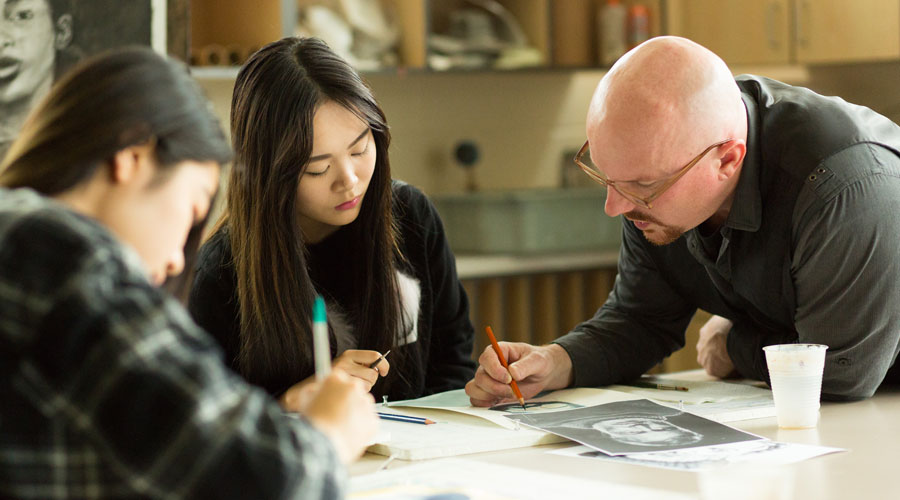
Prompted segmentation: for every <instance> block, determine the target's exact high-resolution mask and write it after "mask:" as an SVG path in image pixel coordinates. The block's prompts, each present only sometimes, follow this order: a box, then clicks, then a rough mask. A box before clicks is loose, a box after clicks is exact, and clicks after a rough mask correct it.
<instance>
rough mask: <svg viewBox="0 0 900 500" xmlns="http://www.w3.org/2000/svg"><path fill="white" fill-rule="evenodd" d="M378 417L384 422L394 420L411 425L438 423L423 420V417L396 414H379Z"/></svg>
mask: <svg viewBox="0 0 900 500" xmlns="http://www.w3.org/2000/svg"><path fill="white" fill-rule="evenodd" d="M378 417H379V418H381V419H383V420H394V421H397V422H407V423H410V424H425V425H428V424H434V423H437V422H435V421H434V420H431V419H428V418H423V417H410V416H409V415H397V414H396V413H381V412H378Z"/></svg>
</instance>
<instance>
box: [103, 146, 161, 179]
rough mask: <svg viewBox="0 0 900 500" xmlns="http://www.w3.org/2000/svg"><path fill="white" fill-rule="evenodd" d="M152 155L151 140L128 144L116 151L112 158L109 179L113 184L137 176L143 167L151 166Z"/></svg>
mask: <svg viewBox="0 0 900 500" xmlns="http://www.w3.org/2000/svg"><path fill="white" fill-rule="evenodd" d="M152 155H153V144H152V143H151V142H148V143H144V144H136V145H134V146H128V147H127V148H125V149H122V150H119V151H117V152H116V154H115V155H114V156H113V159H112V165H111V171H110V174H111V179H110V180H111V181H112V182H113V183H114V184H128V183H129V182H131V181H132V180H134V179H136V178H138V177H139V176H140V174H141V172H142V171H143V169H146V168H153V162H152V161H151V158H152Z"/></svg>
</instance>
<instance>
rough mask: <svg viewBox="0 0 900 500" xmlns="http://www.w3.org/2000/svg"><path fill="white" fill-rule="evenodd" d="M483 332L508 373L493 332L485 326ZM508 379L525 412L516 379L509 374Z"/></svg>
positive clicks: (523, 401) (507, 366)
mask: <svg viewBox="0 0 900 500" xmlns="http://www.w3.org/2000/svg"><path fill="white" fill-rule="evenodd" d="M484 331H486V332H487V335H488V338H489V339H491V345H492V346H494V352H496V353H497V357H498V358H500V364H502V365H503V368H506V371H507V372H509V365H508V364H506V358H505V357H504V356H503V351H501V350H500V344H498V343H497V339H496V337H494V332H493V330H491V327H490V326H486V327H484ZM509 379H510V382H509V386H510V387H512V390H513V393H514V394H515V395H516V397H517V398H519V404H520V405H522V411H527V410H526V409H525V398H523V397H522V392H521V391H519V385H518V384H516V379H514V378H512V373H510V374H509Z"/></svg>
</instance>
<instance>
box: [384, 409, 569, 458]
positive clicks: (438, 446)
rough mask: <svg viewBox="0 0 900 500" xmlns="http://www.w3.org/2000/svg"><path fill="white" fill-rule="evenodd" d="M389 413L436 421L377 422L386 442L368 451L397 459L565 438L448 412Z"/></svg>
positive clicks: (525, 444)
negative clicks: (434, 421)
mask: <svg viewBox="0 0 900 500" xmlns="http://www.w3.org/2000/svg"><path fill="white" fill-rule="evenodd" d="M389 411H391V412H393V413H399V414H402V415H412V416H417V417H428V418H430V419H432V420H436V421H437V423H436V424H432V425H419V424H410V423H406V422H394V421H389V420H382V421H381V427H380V429H381V430H382V431H386V432H388V433H390V439H387V440H385V441H383V442H378V443H375V444H374V445H372V446H369V448H368V451H370V452H372V453H377V454H379V455H385V456H394V457H396V458H398V459H400V460H425V459H429V458H439V457H449V456H455V455H465V454H468V453H480V452H483V451H493V450H505V449H511V448H524V447H527V446H538V445H542V444H551V443H559V442H563V441H565V438H561V437H559V436H555V435H553V434H549V433H546V432H542V431H537V430H532V429H527V428H524V427H523V428H521V429H519V430H511V429H504V428H501V427H498V426H496V425H494V424H492V423H490V422H487V421H485V420H484V419H481V418H478V417H475V416H472V415H464V414H461V413H456V412H452V411H443V410H439V409H434V408H431V409H418V408H394V407H390V408H389ZM513 425H514V424H513Z"/></svg>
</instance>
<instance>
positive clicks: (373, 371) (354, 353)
mask: <svg viewBox="0 0 900 500" xmlns="http://www.w3.org/2000/svg"><path fill="white" fill-rule="evenodd" d="M380 357H381V354H380V353H379V352H378V351H361V350H347V351H344V352H343V353H342V354H341V355H340V356H338V357H337V358H336V359H335V360H334V361H333V362H332V366H331V368H332V370H334V371H340V372H343V373H345V374H347V375H349V376H351V377H353V378H356V379H359V381H360V382H361V383H362V384H363V387H364V388H365V389H366V391H370V390H372V386H373V385H375V382H378V377H384V376H386V375H387V374H388V372H389V371H390V370H391V364H390V363H388V361H387V359H383V358H382V360H381V361H378V358H380ZM375 361H378V364H377V365H375V366H374V367H373V368H369V365H371V364H372V363H374V362H375ZM315 379H316V377H315V376H314V375H313V376H311V377H307V378H305V379H304V380H301V381H300V382H297V383H296V384H294V385H292V386H291V388H290V389H288V390H286V391H284V393H283V394H282V395H281V397H279V398H278V402H279V403H280V404H281V407H282V408H284V410H285V411H292V412H296V413H304V410H305V409H306V407H307V406H308V404H309V402H310V400H311V399H312V397H313V396H314V395H315V393H316V389H315V387H311V386H312V385H313V382H314V381H315Z"/></svg>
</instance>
